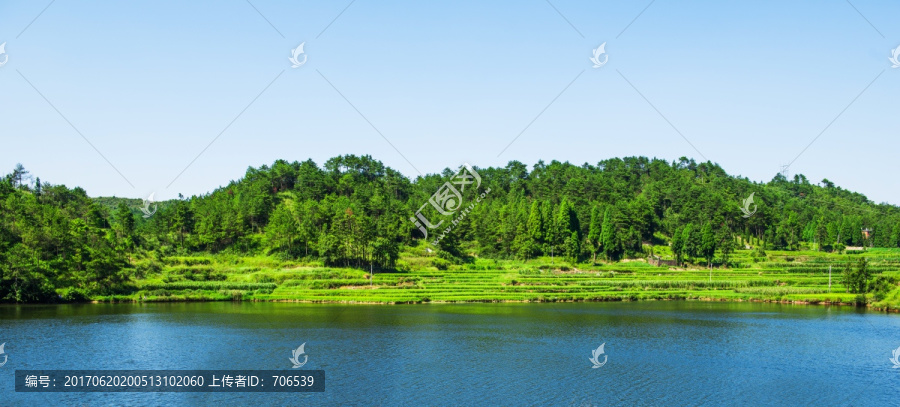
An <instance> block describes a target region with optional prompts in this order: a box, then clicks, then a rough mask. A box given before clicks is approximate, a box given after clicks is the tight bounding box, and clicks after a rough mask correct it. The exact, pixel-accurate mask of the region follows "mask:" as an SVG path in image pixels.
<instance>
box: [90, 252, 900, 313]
mask: <svg viewBox="0 0 900 407" xmlns="http://www.w3.org/2000/svg"><path fill="white" fill-rule="evenodd" d="M654 250H655V251H656V252H657V253H659V252H660V251H664V248H654ZM862 256H865V257H866V258H868V259H869V260H870V262H871V263H870V267H871V268H872V271H873V274H875V275H878V274H881V273H889V274H900V249H894V250H891V249H872V250H870V251H868V252H866V253H865V254H854V255H849V256H838V255H831V254H824V253H817V252H777V251H770V252H768V256H767V258H765V259H761V260H757V261H754V260H753V258H752V257H751V252H750V251H738V252H737V253H736V254H735V255H734V259H735V260H736V261H737V262H739V263H740V264H742V267H741V268H733V269H719V268H717V269H713V270H712V279H711V280H710V272H709V270H707V269H705V268H687V269H680V268H667V267H653V266H650V265H648V264H647V263H646V262H644V261H643V260H637V261H625V262H620V263H612V264H599V265H590V264H575V265H572V264H569V263H567V262H564V261H562V260H560V259H559V258H556V259H550V258H540V259H535V260H530V261H527V262H522V261H512V260H510V261H497V260H484V259H476V260H475V261H474V262H473V263H469V264H463V265H457V266H450V268H449V269H447V270H438V269H437V268H435V267H434V266H433V265H432V262H433V260H434V257H431V256H430V255H428V254H426V253H425V251H424V249H409V250H408V251H407V252H404V253H403V254H402V257H401V261H400V266H399V268H400V269H402V270H405V271H399V272H393V273H376V275H375V280H374V284H373V283H372V282H370V280H369V279H368V278H367V276H368V273H367V272H365V271H362V270H356V269H349V268H329V267H322V266H321V265H316V264H309V263H297V262H285V261H278V260H275V259H272V258H267V257H226V256H206V257H173V258H167V259H166V260H165V262H164V265H163V266H162V268H161V270H159V271H158V272H153V273H149V274H147V275H146V276H145V277H144V278H143V279H141V280H139V281H137V290H136V291H135V292H134V293H133V294H131V295H119V296H112V297H100V298H96V299H97V300H100V301H135V300H137V301H141V300H143V301H179V300H259V301H310V302H365V303H408V302H456V301H571V300H576V301H585V300H586V301H604V300H612V301H615V300H644V299H718V300H763V301H794V302H809V303H852V302H854V300H855V299H856V297H857V295H856V294H851V293H847V292H845V290H844V287H843V286H841V285H840V272H841V270H842V269H843V266H844V264H845V263H844V262H846V261H847V259H852V260H855V259H856V258H858V257H862ZM829 265H832V266H833V274H832V287H831V289H830V290H829V288H828V280H829V279H828V266H829ZM869 299H870V301H871V299H872V296H871V295H870V296H869ZM870 305H874V306H876V307H879V308H890V309H898V308H900V290H898V289H895V290H894V291H893V292H892V293H890V294H889V295H888V296H887V297H886V298H885V299H884V300H883V301H880V302H877V303H874V304H870Z"/></svg>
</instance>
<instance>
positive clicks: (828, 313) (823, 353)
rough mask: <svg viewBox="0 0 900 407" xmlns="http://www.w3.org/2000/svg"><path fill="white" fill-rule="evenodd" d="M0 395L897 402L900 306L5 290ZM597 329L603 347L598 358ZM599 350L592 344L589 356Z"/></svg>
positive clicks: (76, 399) (4, 401) (161, 399)
mask: <svg viewBox="0 0 900 407" xmlns="http://www.w3.org/2000/svg"><path fill="white" fill-rule="evenodd" d="M3 342H5V343H6V347H5V351H6V353H5V354H6V355H7V356H8V362H7V363H6V365H5V366H3V367H0V405H4V406H6V405H29V406H33V405H48V404H49V405H167V406H170V405H219V406H231V405H241V406H247V405H255V406H267V405H328V406H333V405H385V406H388V405H390V406H394V405H417V406H418V405H466V406H470V405H560V406H590V405H774V404H780V405H872V406H885V405H898V404H900V369H894V368H893V364H892V362H891V361H890V360H889V359H890V357H891V351H892V350H893V349H895V348H898V347H900V316H897V315H885V314H880V313H873V312H866V311H862V310H857V309H855V308H852V307H825V306H798V305H779V304H751V303H709V302H684V301H672V302H668V301H667V302H637V303H568V304H457V305H439V304H426V305H397V306H386V305H316V304H289V303H224V302H218V303H172V304H142V305H136V304H112V305H110V304H85V305H62V306H2V307H0V343H3ZM304 342H305V343H306V346H305V350H306V354H307V355H308V356H309V359H308V363H307V364H306V365H305V366H304V367H303V369H316V370H318V369H321V370H324V371H325V372H326V381H325V386H326V391H325V392H324V393H226V394H222V393H41V394H25V393H16V392H14V391H13V389H14V372H15V370H16V369H19V370H26V369H81V370H87V369H159V370H163V369H170V370H173V369H204V370H206V369H235V370H237V369H244V370H273V369H283V370H285V372H286V373H290V372H291V371H292V369H291V362H290V361H289V360H288V358H290V356H291V350H292V349H295V348H297V347H298V346H299V345H300V344H301V343H304ZM603 343H605V344H606V345H605V348H604V350H605V353H604V356H605V357H606V358H607V359H606V360H607V363H606V364H605V365H603V366H602V367H600V368H597V369H594V368H592V362H590V361H589V358H590V357H591V351H592V350H593V349H596V348H597V347H598V346H600V345H601V344H603ZM600 360H601V361H602V360H603V358H600Z"/></svg>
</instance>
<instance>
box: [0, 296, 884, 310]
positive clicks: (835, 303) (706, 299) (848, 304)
mask: <svg viewBox="0 0 900 407" xmlns="http://www.w3.org/2000/svg"><path fill="white" fill-rule="evenodd" d="M645 301H696V302H751V303H769V304H786V305H807V306H809V305H813V306H837V307H854V308H864V309H866V310H867V311H874V312H879V313H886V314H890V313H900V309H895V308H890V307H874V306H870V305H866V306H859V305H857V304H856V303H852V302H839V301H794V300H763V299H727V298H714V297H702V298H648V299H634V300H632V299H622V298H609V299H599V300H555V301H529V300H464V301H398V302H385V301H328V300H322V301H312V300H301V299H297V300H290V299H278V300H258V299H249V300H237V301H235V300H217V299H177V300H164V301H155V300H151V301H147V300H137V301H100V300H91V301H83V302H68V303H32V304H2V305H70V304H145V303H146V304H150V303H191V302H254V303H256V302H269V303H297V304H323V305H425V304H489V303H490V304H494V303H510V304H515V303H519V304H543V303H588V302H645Z"/></svg>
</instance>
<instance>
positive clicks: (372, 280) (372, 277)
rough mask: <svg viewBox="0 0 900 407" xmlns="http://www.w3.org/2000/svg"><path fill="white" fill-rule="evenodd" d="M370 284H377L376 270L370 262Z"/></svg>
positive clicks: (371, 285)
mask: <svg viewBox="0 0 900 407" xmlns="http://www.w3.org/2000/svg"><path fill="white" fill-rule="evenodd" d="M369 286H370V287H374V286H375V270H374V269H373V268H372V263H369Z"/></svg>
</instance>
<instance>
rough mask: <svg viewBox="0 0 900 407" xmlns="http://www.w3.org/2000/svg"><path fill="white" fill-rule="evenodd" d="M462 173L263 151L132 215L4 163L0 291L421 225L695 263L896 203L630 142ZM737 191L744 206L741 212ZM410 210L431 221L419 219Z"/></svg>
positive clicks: (28, 292)
mask: <svg viewBox="0 0 900 407" xmlns="http://www.w3.org/2000/svg"><path fill="white" fill-rule="evenodd" d="M474 172H475V173H476V174H477V177H480V185H479V184H478V183H477V182H475V180H476V178H475V177H473V176H472V174H469V173H468V172H466V171H463V174H464V175H465V174H469V175H468V178H460V177H454V176H455V175H458V174H459V173H458V172H457V170H456V169H453V170H451V169H447V170H445V171H444V172H443V173H442V174H430V175H427V176H424V177H419V178H416V179H415V180H410V179H408V178H406V177H405V176H403V175H402V174H400V173H399V172H397V171H396V170H393V169H391V168H387V167H385V166H384V165H383V164H382V163H381V162H379V161H377V160H375V159H373V158H371V157H369V156H363V157H357V156H343V157H336V158H332V159H330V160H328V161H327V162H326V163H324V165H323V166H321V167H320V166H318V165H317V164H316V163H314V162H312V161H310V160H307V161H304V162H287V161H277V162H275V163H274V164H273V165H271V166H266V165H264V166H262V167H259V168H252V167H251V168H249V169H248V170H247V173H246V174H245V175H244V177H243V178H242V179H240V180H237V181H232V182H231V183H229V184H228V185H227V186H225V187H222V188H219V189H217V190H215V191H212V192H211V193H208V194H206V195H203V196H194V197H190V198H185V199H181V200H177V201H173V202H168V203H167V204H166V205H160V206H159V210H158V212H156V213H155V214H153V216H151V217H149V218H148V219H144V218H143V217H142V216H139V215H141V213H140V212H139V211H138V208H139V207H140V204H139V203H138V202H137V201H119V202H118V207H117V208H116V209H110V207H109V206H108V204H109V202H111V201H110V199H100V198H98V199H91V198H89V197H88V195H87V193H86V192H85V191H84V190H82V189H81V188H74V189H69V188H67V187H65V186H62V185H51V184H49V183H43V184H42V183H41V181H40V178H35V179H34V180H32V178H31V177H30V176H29V174H28V173H27V171H25V169H24V168H21V167H18V168H16V169H15V170H14V171H13V172H12V173H11V174H9V175H6V176H5V177H4V178H3V180H2V182H0V273H2V275H0V300H15V301H27V300H40V299H41V298H43V297H46V296H51V295H56V293H55V292H54V290H57V291H56V292H58V290H60V289H63V288H66V287H73V289H74V288H77V289H78V290H81V291H80V292H104V291H108V290H115V289H116V287H117V286H119V285H121V284H123V283H125V282H127V281H128V280H129V279H130V278H131V274H130V273H133V272H134V266H133V265H134V264H135V263H134V259H136V258H141V257H146V256H169V255H175V254H189V253H192V252H212V253H215V252H223V251H226V252H232V253H237V254H270V255H276V256H282V257H285V258H309V259H319V260H321V261H322V262H324V263H325V264H327V265H336V266H362V265H369V264H375V265H376V267H383V268H390V267H392V266H393V264H394V261H395V260H396V259H397V256H398V252H399V251H400V250H401V248H402V247H403V246H404V245H407V246H409V245H419V244H424V242H423V240H424V236H423V233H422V230H426V231H427V232H428V233H429V237H428V242H429V243H428V244H431V243H433V242H434V241H435V240H437V239H440V242H439V243H438V247H439V249H437V250H438V253H439V254H440V255H441V256H443V257H445V258H446V259H448V260H449V261H457V262H459V261H465V259H466V258H468V257H470V256H473V255H474V256H480V257H498V258H499V257H502V258H533V257H536V256H541V255H544V254H550V253H554V254H555V255H557V256H565V257H567V258H568V259H570V260H571V261H593V260H594V259H595V258H596V259H606V260H617V259H621V258H623V257H637V256H641V257H644V256H646V255H647V253H645V249H644V248H643V247H642V243H647V242H651V243H654V244H663V245H665V244H668V243H669V242H671V243H673V244H672V248H673V252H674V253H675V255H676V256H677V257H678V258H679V260H683V259H684V258H704V259H707V260H708V261H707V262H705V263H710V264H727V263H728V260H727V259H728V253H729V252H731V251H732V250H734V249H735V247H736V246H737V245H738V244H741V243H744V242H752V245H754V246H755V245H757V244H762V245H764V246H765V247H766V248H778V249H788V250H794V249H800V248H801V247H805V248H814V249H821V250H835V249H842V248H843V247H844V246H869V245H874V246H878V247H897V246H900V208H898V207H896V206H893V205H887V204H874V203H873V202H870V201H869V200H868V199H867V198H866V197H865V196H864V195H861V194H859V193H854V192H850V191H847V190H844V189H841V188H840V187H837V186H835V185H833V184H832V183H831V182H829V181H828V180H822V181H821V182H820V183H818V184H814V183H810V182H809V181H808V180H807V179H806V178H805V177H804V176H802V175H796V176H794V177H793V179H791V180H788V179H785V178H784V177H783V176H781V175H778V176H776V177H775V178H773V179H772V180H771V181H769V182H768V183H754V182H751V181H749V180H747V179H745V178H740V177H736V176H730V175H728V174H727V173H726V172H725V171H724V170H723V169H722V168H721V167H719V166H718V165H716V164H713V163H709V162H707V163H699V164H698V163H696V162H694V161H693V160H688V159H686V158H682V159H680V160H678V161H676V162H667V161H664V160H658V159H648V158H645V157H629V158H624V159H610V160H605V161H601V162H599V163H597V164H596V165H589V164H584V165H580V166H579V165H573V164H569V163H560V162H556V161H553V162H551V163H544V162H538V163H537V164H535V165H534V166H533V168H532V169H530V170H529V168H528V166H526V165H525V164H523V163H520V162H517V161H512V162H510V163H509V164H508V165H506V166H505V167H502V168H479V167H475V168H474ZM460 180H463V181H465V180H468V182H471V184H465V182H458V181H460ZM447 182H450V183H449V184H446V183H447ZM447 185H450V186H452V187H455V188H458V189H453V188H451V189H449V190H448V188H447ZM455 190H459V191H460V192H461V194H460V196H456V195H454V192H453V191H455ZM448 191H449V192H448ZM436 193H437V194H436ZM751 194H753V201H754V202H753V204H749V205H747V206H746V209H748V210H749V211H750V213H752V216H749V217H745V214H744V212H742V210H741V208H742V206H744V200H746V199H747V198H748V197H750V196H751ZM433 196H434V197H435V199H433V200H432V201H431V202H436V204H435V205H432V204H431V203H430V201H429V198H432V197H433ZM447 198H449V200H448V199H447ZM460 199H461V200H462V203H461V204H460V202H459V200H460ZM129 203H130V204H129ZM104 204H106V205H104ZM439 207H440V208H442V209H444V210H445V212H446V214H441V213H439V212H438V211H437V209H438V208H439ZM420 208H423V209H422V211H421V213H422V216H421V217H416V213H417V211H419V210H420ZM449 209H456V210H449ZM754 210H756V212H753V211H754ZM422 218H425V219H427V220H428V221H429V222H431V223H432V224H438V223H439V222H441V221H443V223H442V224H441V226H440V227H439V228H434V229H431V228H427V227H425V226H424V225H423V223H422V222H421V220H422ZM413 220H416V221H418V222H416V223H414V221H413ZM454 223H455V224H454ZM448 226H452V230H451V231H449V232H447V233H445V232H446V231H447V228H448ZM864 228H867V229H870V230H871V231H872V237H871V239H866V238H864V236H863V233H862V232H861V231H862V229H864ZM813 242H815V243H816V244H815V245H813V244H812V243H813ZM714 260H715V261H714Z"/></svg>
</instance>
